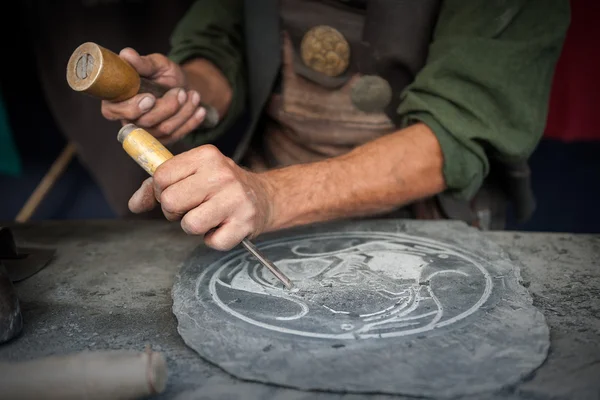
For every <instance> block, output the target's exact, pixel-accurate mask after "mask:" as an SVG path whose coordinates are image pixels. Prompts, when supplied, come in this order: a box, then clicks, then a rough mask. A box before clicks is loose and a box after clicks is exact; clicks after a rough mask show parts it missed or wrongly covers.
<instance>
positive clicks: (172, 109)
mask: <svg viewBox="0 0 600 400" xmlns="http://www.w3.org/2000/svg"><path fill="white" fill-rule="evenodd" d="M180 108H181V105H180V104H179V102H178V101H177V98H176V97H175V98H170V99H168V100H167V102H166V103H165V111H167V112H168V113H169V114H171V115H173V114H175V113H176V112H177V111H179V109H180Z"/></svg>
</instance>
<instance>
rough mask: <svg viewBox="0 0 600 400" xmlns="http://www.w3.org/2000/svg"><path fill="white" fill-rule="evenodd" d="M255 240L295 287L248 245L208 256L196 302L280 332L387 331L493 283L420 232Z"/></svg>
mask: <svg viewBox="0 0 600 400" xmlns="http://www.w3.org/2000/svg"><path fill="white" fill-rule="evenodd" d="M262 248H263V250H264V251H265V252H267V254H269V255H271V257H272V260H273V261H274V262H275V263H276V265H277V266H278V267H279V268H280V269H281V271H282V272H283V273H284V274H286V275H287V276H288V277H289V278H290V279H291V280H292V281H293V282H294V285H296V287H295V289H292V291H289V290H287V289H285V288H283V286H282V285H281V283H280V282H279V281H278V280H277V279H276V278H275V277H274V276H273V274H271V272H270V271H269V270H267V269H266V268H264V267H263V266H262V265H261V264H259V263H258V262H257V261H256V260H255V259H254V258H253V257H252V256H251V255H248V254H245V253H242V254H239V253H238V254H236V255H235V256H233V255H232V256H229V257H225V258H223V259H220V260H217V261H216V262H214V263H212V264H211V265H209V266H208V268H207V269H206V273H205V274H202V276H201V277H200V279H199V282H198V293H197V296H198V298H199V300H200V302H202V303H205V304H206V305H207V306H209V307H210V308H211V309H212V310H213V312H215V313H219V314H221V315H222V316H223V318H225V319H229V320H232V322H234V323H247V324H251V325H253V326H255V327H258V328H260V329H266V330H270V331H272V332H275V333H279V334H287V335H289V334H291V335H297V336H300V337H310V338H320V339H332V340H356V339H384V338H389V337H396V336H404V335H416V334H423V333H424V332H427V331H430V330H433V329H436V328H439V327H442V326H446V325H450V324H452V323H454V322H457V321H460V320H462V319H464V318H466V317H467V316H469V315H471V314H472V313H474V312H475V311H477V309H478V308H479V307H480V306H481V304H483V303H484V302H485V301H486V299H487V298H488V296H489V294H490V291H491V278H490V276H489V274H488V273H487V271H486V270H485V269H484V268H483V267H482V265H481V264H480V263H478V262H477V261H475V260H474V259H472V258H470V257H468V256H466V255H463V254H460V253H457V252H456V251H453V250H452V249H451V248H449V247H447V246H444V245H442V244H439V243H436V242H433V241H429V240H426V239H420V238H414V237H410V236H404V235H399V234H393V235H392V234H385V233H365V232H359V233H344V234H329V235H315V236H312V237H311V236H308V237H299V238H290V239H284V240H278V241H275V242H271V243H267V244H265V245H263V246H262ZM457 289H460V292H459V293H460V295H456V290H457ZM209 299H210V302H208V300H209Z"/></svg>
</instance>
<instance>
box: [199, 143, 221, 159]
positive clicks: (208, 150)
mask: <svg viewBox="0 0 600 400" xmlns="http://www.w3.org/2000/svg"><path fill="white" fill-rule="evenodd" d="M198 152H199V154H200V155H201V156H202V157H204V158H206V159H210V160H214V159H217V158H219V157H221V152H220V151H219V149H218V148H217V147H216V146H215V145H212V144H205V145H203V146H202V147H199V148H198Z"/></svg>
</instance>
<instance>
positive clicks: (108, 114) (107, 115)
mask: <svg viewBox="0 0 600 400" xmlns="http://www.w3.org/2000/svg"><path fill="white" fill-rule="evenodd" d="M100 113H101V114H102V116H103V117H104V118H106V119H108V120H113V119H114V117H113V113H112V112H111V111H110V110H109V109H108V107H107V106H106V105H105V104H104V103H103V104H102V106H101V107H100Z"/></svg>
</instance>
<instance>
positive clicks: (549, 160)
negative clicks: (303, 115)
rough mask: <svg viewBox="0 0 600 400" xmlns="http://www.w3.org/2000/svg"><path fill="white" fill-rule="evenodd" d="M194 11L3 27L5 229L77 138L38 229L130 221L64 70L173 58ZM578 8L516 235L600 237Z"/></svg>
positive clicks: (105, 131)
mask: <svg viewBox="0 0 600 400" xmlns="http://www.w3.org/2000/svg"><path fill="white" fill-rule="evenodd" d="M191 3H192V1H174V0H171V1H169V2H164V1H142V0H129V1H126V0H125V1H119V0H80V1H61V2H55V1H42V0H40V1H32V0H29V1H22V2H20V4H19V10H18V12H17V13H15V14H12V15H11V19H14V20H15V23H14V24H11V25H14V26H15V27H17V29H16V30H15V29H14V27H11V28H10V30H8V29H9V28H8V24H3V28H2V29H3V30H4V31H5V32H2V33H3V35H2V37H3V39H2V40H4V41H5V46H4V48H11V49H14V50H11V54H10V57H7V58H6V59H4V60H3V62H2V63H0V64H1V68H2V71H1V72H2V73H1V74H0V78H1V82H0V221H2V220H13V219H14V218H15V216H16V215H17V214H18V213H19V211H20V210H21V208H22V207H23V205H24V204H25V202H26V201H27V199H28V198H29V196H30V195H31V193H32V192H33V191H34V189H35V188H36V186H37V185H38V184H39V182H40V180H41V179H42V177H43V176H44V175H45V174H46V173H47V172H48V170H49V169H50V167H51V165H52V164H53V162H54V161H55V160H56V159H57V157H59V155H60V154H61V152H62V151H63V149H64V148H65V146H66V145H67V143H68V140H69V136H70V133H71V132H73V131H74V130H77V129H86V130H89V131H90V135H93V136H94V137H95V138H97V144H98V145H97V146H96V147H94V151H92V152H90V153H89V154H80V153H78V154H77V155H76V156H75V157H74V158H73V159H72V160H71V161H70V162H69V163H68V166H67V168H66V170H65V171H64V173H63V174H62V175H61V176H60V178H59V179H58V180H57V182H56V183H55V184H54V186H53V187H52V189H51V191H50V192H49V193H48V195H47V197H46V198H45V199H44V201H43V202H42V203H41V204H40V206H39V207H38V208H37V210H36V211H35V213H34V214H33V215H32V216H31V220H42V219H105V218H115V217H118V216H119V215H122V214H123V213H124V210H123V206H125V207H126V204H125V205H123V204H116V202H117V199H109V198H106V196H105V195H104V194H103V191H102V185H103V182H102V180H101V179H102V178H101V177H99V176H94V175H92V173H90V172H89V169H88V168H87V166H88V165H90V163H94V164H95V165H100V166H101V168H100V169H104V171H105V172H106V171H108V172H110V173H112V176H114V177H119V179H128V177H126V176H119V174H118V168H119V165H122V164H123V163H128V162H130V160H129V159H128V158H127V157H128V156H127V155H125V154H124V152H123V153H119V152H114V151H113V152H110V153H112V154H114V153H117V154H120V155H119V156H111V157H110V159H106V157H104V154H106V152H107V151H108V150H110V149H111V148H112V150H114V148H113V147H114V146H119V143H118V142H117V141H116V134H117V132H118V130H119V128H120V124H118V123H111V122H108V121H106V120H104V119H103V118H102V116H101V115H100V104H99V103H98V101H97V100H94V99H91V98H90V99H87V98H83V97H82V95H80V94H77V93H73V92H72V90H71V89H70V88H69V87H68V85H67V83H66V79H65V67H66V63H67V61H68V58H69V56H70V54H71V53H72V51H73V50H74V49H75V48H76V47H77V46H79V45H80V44H81V43H83V42H86V41H94V42H96V43H98V44H101V45H103V46H104V47H107V48H109V49H111V50H113V51H115V52H118V51H119V50H120V49H122V48H123V47H126V46H131V47H134V48H136V49H137V50H139V51H140V52H142V53H150V52H166V51H167V49H168V46H169V34H170V32H171V30H172V29H173V27H174V26H175V24H176V22H177V20H178V19H179V18H180V17H181V16H182V15H183V13H184V12H185V11H186V10H187V8H188V7H189V5H190V4H191ZM571 5H572V23H571V27H570V30H569V33H568V35H567V40H566V43H565V46H564V49H563V53H562V56H561V59H560V61H559V64H558V67H557V70H556V74H555V78H554V84H553V88H552V98H551V102H550V114H549V117H548V122H547V127H546V131H545V133H544V138H543V140H542V142H541V143H540V145H539V146H538V148H537V150H536V151H535V152H534V154H533V156H532V158H531V160H530V166H531V169H532V173H533V188H534V192H535V195H536V198H537V202H538V207H537V211H536V212H535V214H534V215H533V217H532V218H531V219H530V220H529V221H528V222H526V223H524V224H517V223H516V222H515V221H514V220H513V219H512V218H511V220H510V221H509V224H508V229H511V230H525V231H550V232H576V233H598V232H600V209H599V207H598V204H599V201H598V199H599V198H600V126H599V124H598V123H597V116H598V114H600V101H599V100H600V54H599V53H598V49H599V48H600V46H598V44H599V43H600V24H598V21H599V20H600V2H598V1H596V0H571ZM11 22H12V21H11ZM15 41H16V45H15ZM13 51H14V52H13ZM75 145H76V143H75ZM110 173H109V174H108V175H109V176H111V174H110ZM105 175H106V174H105ZM141 176H142V175H140V177H141ZM136 179H139V177H136ZM131 193H133V191H132V192H131Z"/></svg>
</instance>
